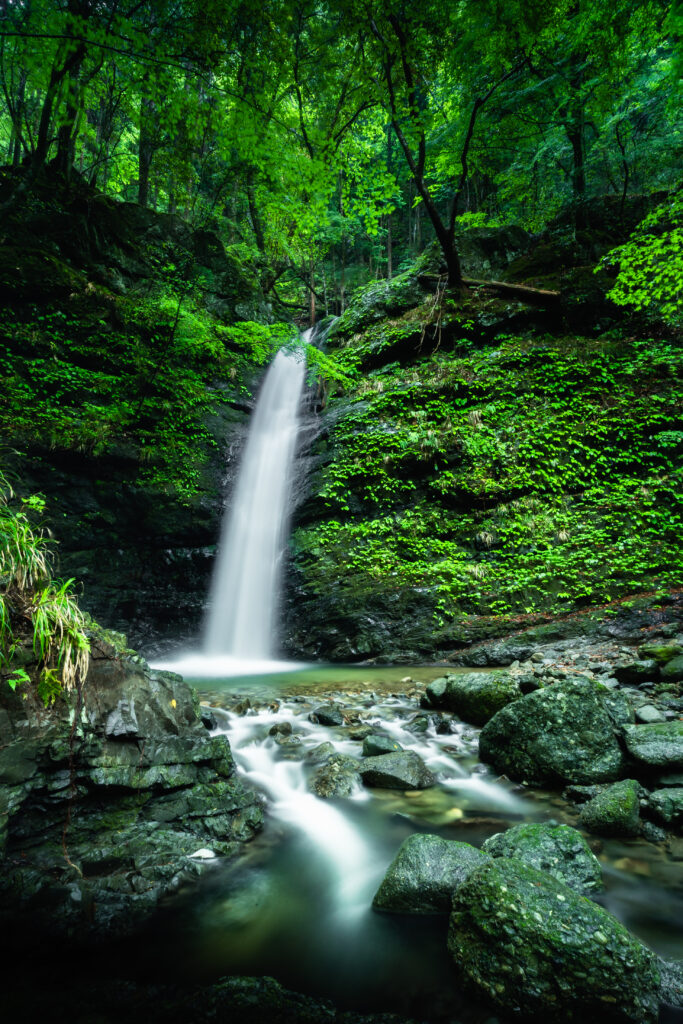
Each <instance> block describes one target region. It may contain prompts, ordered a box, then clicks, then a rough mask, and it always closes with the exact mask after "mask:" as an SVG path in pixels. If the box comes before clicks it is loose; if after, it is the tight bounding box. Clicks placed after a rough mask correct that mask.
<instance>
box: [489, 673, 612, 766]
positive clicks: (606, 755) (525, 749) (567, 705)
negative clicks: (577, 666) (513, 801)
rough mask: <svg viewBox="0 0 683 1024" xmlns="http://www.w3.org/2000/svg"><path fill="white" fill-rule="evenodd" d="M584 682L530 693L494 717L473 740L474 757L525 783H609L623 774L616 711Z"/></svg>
mask: <svg viewBox="0 0 683 1024" xmlns="http://www.w3.org/2000/svg"><path fill="white" fill-rule="evenodd" d="M609 694H610V691H609V690H605V689H604V688H603V687H600V686H598V685H597V684H596V683H593V682H590V681H589V680H587V679H581V680H579V679H573V680H566V681H563V682H558V683H555V684H554V685H553V686H548V687H546V688H545V689H543V690H536V691H535V692H534V693H529V694H527V695H526V696H525V697H522V698H520V699H519V700H516V701H515V702H514V703H513V704H510V705H508V706H507V707H505V708H503V709H502V711H499V712H498V713H497V714H496V715H494V716H493V718H492V719H491V720H490V722H487V724H486V725H485V726H484V728H483V729H482V732H481V736H480V737H479V756H480V758H481V760H482V761H485V762H486V763H487V764H492V765H493V766H494V767H495V769H496V771H499V772H504V773H505V774H506V775H508V776H509V777H510V778H512V779H519V780H522V781H525V782H539V783H556V782H575V783H581V784H585V783H591V782H612V781H614V780H616V779H618V778H619V776H620V775H621V774H622V773H623V769H624V763H625V758H624V753H623V751H622V749H621V746H620V744H619V740H618V739H617V727H616V725H615V716H616V712H617V711H618V708H617V709H615V708H613V707H612V706H611V705H610V703H608V701H607V699H606V697H609Z"/></svg>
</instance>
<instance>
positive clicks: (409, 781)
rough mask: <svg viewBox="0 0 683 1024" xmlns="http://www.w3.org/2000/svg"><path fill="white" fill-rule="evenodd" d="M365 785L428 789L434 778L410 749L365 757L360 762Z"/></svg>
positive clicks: (434, 780)
mask: <svg viewBox="0 0 683 1024" xmlns="http://www.w3.org/2000/svg"><path fill="white" fill-rule="evenodd" d="M360 774H361V777H362V779H363V782H364V783H365V785H366V786H378V787H380V788H382V789H428V788H429V786H433V785H434V783H435V782H436V779H435V778H434V776H433V775H432V773H431V772H430V770H429V768H427V766H426V764H425V763H424V761H423V760H422V758H421V757H420V756H419V755H418V754H416V753H414V751H412V750H403V751H401V752H400V753H396V754H380V755H379V756H378V757H366V758H365V759H364V760H363V761H362V762H361V763H360Z"/></svg>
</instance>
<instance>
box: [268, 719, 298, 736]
mask: <svg viewBox="0 0 683 1024" xmlns="http://www.w3.org/2000/svg"><path fill="white" fill-rule="evenodd" d="M268 735H269V736H291V735H292V723H291V722H276V723H275V725H271V727H270V729H269V730H268Z"/></svg>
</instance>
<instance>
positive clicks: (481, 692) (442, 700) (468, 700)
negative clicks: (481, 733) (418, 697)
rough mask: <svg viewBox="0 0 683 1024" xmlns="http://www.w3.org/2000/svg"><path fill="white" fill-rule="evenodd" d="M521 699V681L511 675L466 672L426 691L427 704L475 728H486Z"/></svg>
mask: <svg viewBox="0 0 683 1024" xmlns="http://www.w3.org/2000/svg"><path fill="white" fill-rule="evenodd" d="M520 696H521V691H520V689H519V686H518V684H517V680H516V678H515V676H513V675H512V674H511V673H510V672H465V673H463V674H462V675H448V676H445V677H444V678H443V679H436V680H434V682H433V683H430V684H429V686H428V687H427V689H426V691H425V703H426V704H427V705H428V706H429V707H434V708H439V709H442V710H444V711H453V712H454V713H455V714H456V715H458V717H460V718H462V719H463V721H465V722H471V723H472V725H484V724H485V723H486V722H488V720H489V719H490V718H492V717H493V715H495V713H496V712H497V711H500V709H501V708H504V707H505V706H506V705H507V704H510V703H511V702H512V701H514V700H517V699H518V698H519V697H520Z"/></svg>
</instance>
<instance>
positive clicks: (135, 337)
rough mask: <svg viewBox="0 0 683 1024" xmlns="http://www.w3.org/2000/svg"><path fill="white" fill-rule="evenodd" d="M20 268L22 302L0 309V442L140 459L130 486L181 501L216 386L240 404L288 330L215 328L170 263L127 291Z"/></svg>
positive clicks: (207, 436)
mask: <svg viewBox="0 0 683 1024" xmlns="http://www.w3.org/2000/svg"><path fill="white" fill-rule="evenodd" d="M21 258H22V259H23V257H21ZM22 266H23V268H24V271H26V273H27V274H28V275H29V277H31V278H32V281H31V282H30V284H31V287H30V288H29V292H30V294H31V297H32V301H25V298H26V297H25V296H24V295H22V294H21V293H19V294H18V295H17V297H16V298H15V300H14V301H10V302H9V303H6V304H5V305H4V308H3V309H2V310H1V311H0V375H1V376H2V380H3V388H2V393H1V394H0V434H1V435H2V436H3V438H4V440H5V442H6V443H8V444H9V445H12V446H15V447H17V448H22V447H24V446H26V445H31V444H36V443H38V444H40V445H43V446H49V447H52V448H65V449H75V450H79V451H85V452H90V453H93V454H95V455H100V454H102V453H105V452H108V451H112V450H123V451H124V452H125V453H126V454H128V455H131V456H132V457H133V458H136V459H138V460H139V464H140V474H139V483H141V484H144V485H147V486H152V487H155V488H159V489H160V490H164V491H168V492H170V493H172V494H174V495H175V496H176V497H178V498H180V499H181V500H183V499H188V498H189V497H191V496H192V494H193V493H194V492H195V490H196V487H197V483H198V478H199V474H200V470H201V461H202V452H204V451H207V450H208V451H210V450H211V448H212V447H215V445H216V441H215V439H214V438H213V436H212V434H211V432H210V431H209V430H208V428H207V426H206V421H207V416H208V415H209V414H210V413H212V412H214V411H215V410H216V409H217V408H218V406H219V405H220V403H221V402H222V401H224V399H225V397H226V396H225V393H224V392H225V388H228V389H229V390H230V393H231V394H233V395H236V396H239V395H240V394H244V395H246V396H247V397H249V390H248V383H249V380H250V378H251V377H253V374H254V370H255V368H257V367H259V366H261V365H262V364H263V363H264V362H265V361H266V360H267V359H268V358H270V356H271V354H272V352H273V350H274V348H276V347H278V346H279V344H281V343H282V341H283V340H286V339H287V338H289V336H290V334H291V328H290V327H289V326H288V325H284V324H277V325H273V326H270V327H268V326H262V325H260V324H256V323H251V322H248V323H241V324H236V325H232V326H226V325H224V324H222V323H221V322H220V321H219V320H218V319H216V318H215V317H213V316H212V315H211V313H210V312H209V311H208V310H207V309H206V308H205V306H204V304H203V300H202V295H201V289H194V291H190V292H188V291H187V290H186V289H185V288H184V286H183V283H182V281H181V280H179V279H178V280H175V279H174V278H177V277H178V275H177V272H176V271H175V268H174V267H172V266H171V267H170V268H164V267H161V268H160V272H159V282H158V284H157V285H156V287H155V288H154V289H153V290H147V292H146V293H135V292H129V293H128V294H125V295H117V294H114V293H112V292H110V291H109V290H108V289H107V288H105V287H104V286H102V285H94V284H93V283H92V282H90V281H88V278H87V276H86V275H85V274H84V273H81V272H79V271H76V270H74V269H73V268H72V267H70V266H68V265H67V264H65V263H64V264H62V263H61V262H60V261H58V260H54V259H53V260H51V261H50V262H49V265H46V267H45V268H44V271H45V272H44V273H43V275H42V276H41V277H38V276H33V275H34V273H35V274H37V273H38V271H37V268H35V267H33V266H32V265H31V264H30V263H23V264H22ZM20 270H21V267H17V268H16V271H17V273H18V272H19V271H20ZM48 271H49V273H47V272H48ZM162 282H163V283H162Z"/></svg>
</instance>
